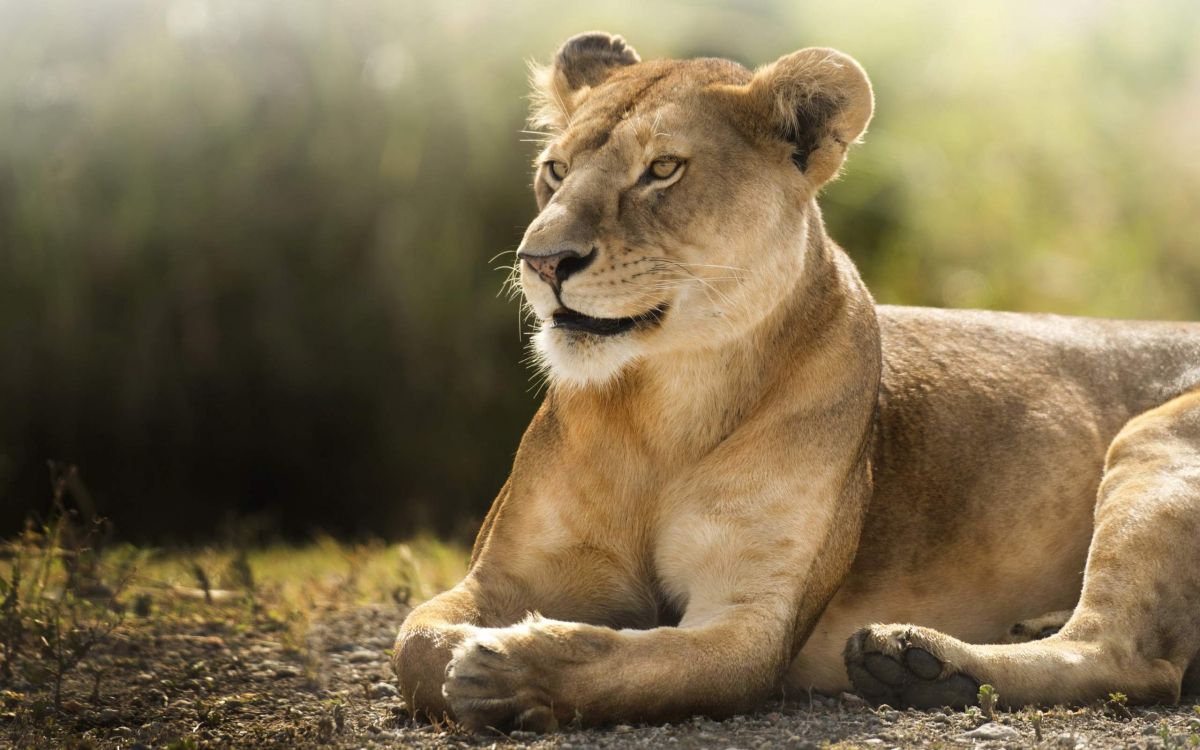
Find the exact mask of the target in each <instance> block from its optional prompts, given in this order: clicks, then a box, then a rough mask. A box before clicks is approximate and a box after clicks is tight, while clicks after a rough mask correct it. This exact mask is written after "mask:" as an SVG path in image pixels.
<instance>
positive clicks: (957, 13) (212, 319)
mask: <svg viewBox="0 0 1200 750" xmlns="http://www.w3.org/2000/svg"><path fill="white" fill-rule="evenodd" d="M589 28H604V29H608V30H612V31H617V32H620V33H623V34H624V35H625V36H626V37H627V38H628V39H629V41H630V42H631V43H632V44H633V45H634V46H635V47H637V48H638V49H639V51H640V52H641V53H642V55H643V56H644V57H661V56H685V55H720V56H725V57H731V58H733V59H736V60H739V61H741V62H744V63H746V64H748V65H755V64H760V63H764V62H768V61H770V60H772V59H774V58H776V57H778V56H779V55H781V54H784V53H786V52H789V51H791V50H793V49H797V48H799V47H803V46H808V45H829V46H836V47H839V48H841V49H844V50H846V51H848V52H850V53H851V54H853V55H855V56H856V57H857V58H858V59H859V60H861V61H862V62H863V64H864V65H865V66H866V67H867V69H868V71H869V72H870V73H871V74H872V78H873V81H874V83H875V87H876V94H877V102H878V104H877V116H876V119H875V121H874V123H873V125H872V127H871V130H870V133H869V134H868V137H867V140H866V145H864V146H861V147H859V148H858V149H857V151H856V152H855V153H854V154H853V156H852V158H851V161H850V164H849V167H848V169H847V173H846V176H845V177H844V178H843V179H842V180H841V181H840V182H838V183H837V184H835V185H834V186H832V187H831V188H829V189H828V190H827V191H826V195H825V199H824V206H825V211H826V219H827V222H828V223H829V226H830V230H831V232H832V234H833V236H834V237H835V238H837V239H838V240H839V241H840V242H841V243H842V244H843V245H844V246H845V247H846V248H847V249H848V250H849V251H850V253H851V254H852V255H853V256H854V257H855V259H856V260H857V261H858V262H859V264H860V266H861V267H862V268H863V271H864V273H865V275H866V277H867V279H868V281H869V283H870V285H871V287H872V289H873V290H874V291H875V293H876V295H877V296H878V297H879V299H880V300H881V301H886V302H903V303H912V304H932V305H948V306H981V307H992V308H1007V309H1019V310H1048V311H1058V312H1065V313H1079V314H1095V315H1107V316H1129V317H1166V318H1196V317H1200V239H1198V237H1200V210H1198V206H1200V148H1198V147H1197V145H1196V136H1197V122H1200V45H1197V44H1196V43H1195V40H1196V39H1200V4H1197V3H1195V2H1194V1H1193V0H1163V1H1162V2H1155V3H1126V2H1115V1H1114V2H1105V1H1103V0H1060V1H1059V2H1053V3H1045V2H1035V1H1034V0H1024V1H1022V2H1015V3H999V2H980V3H975V2H954V1H952V0H921V1H919V2H905V3H885V2H861V1H849V2H847V1H839V0H822V1H820V2H804V3H796V2H787V1H785V0H743V1H742V2H687V3H683V2H679V3H644V2H643V3H635V2H622V3H605V4H603V6H602V7H589V6H588V5H587V4H584V5H579V6H564V5H563V4H561V3H559V4H555V3H550V2H541V1H539V2H510V3H500V2H495V1H491V2H484V1H483V0H462V1H458V0H456V1H455V2H446V3H417V2H412V1H411V0H352V1H351V0H347V1H345V2H342V1H335V0H320V1H318V0H173V1H172V2H162V1H160V0H39V1H38V2H36V3H21V2H15V0H0V527H3V528H0V531H3V530H7V529H11V527H13V526H14V525H16V524H17V523H18V522H19V520H20V518H21V516H22V515H23V514H24V513H25V512H26V511H27V510H28V509H30V508H38V507H43V506H44V505H45V502H46V497H47V496H48V492H49V491H48V484H47V482H46V479H45V468H44V466H45V461H46V460H47V459H60V460H66V461H71V462H74V463H77V464H78V465H79V466H80V470H81V472H82V476H83V477H84V479H85V480H86V481H87V483H88V486H89V487H90V488H91V497H92V498H93V500H94V502H95V505H96V506H97V507H98V509H99V511H100V512H102V513H104V514H105V515H107V516H109V517H110V518H112V519H113V520H114V522H115V523H116V525H117V528H118V529H119V530H120V531H121V532H123V533H124V534H126V535H129V536H132V537H135V538H136V537H140V538H147V537H151V538H170V537H183V538H195V537H198V536H205V535H207V534H211V533H213V531H214V530H215V529H217V528H219V527H221V526H222V525H225V526H228V525H230V521H229V520H228V519H235V521H233V523H234V524H237V523H241V522H240V521H237V520H236V519H244V518H247V517H256V516H257V517H259V519H260V521H259V523H263V524H265V526H266V528H268V529H271V530H277V531H282V532H284V533H287V534H296V533H304V532H307V531H309V530H311V529H313V528H317V527H321V528H324V529H327V530H329V531H332V532H334V533H338V534H349V535H354V534H382V535H386V536H402V535H407V534H410V533H413V532H414V531H415V530H416V529H418V528H422V527H424V528H431V529H433V530H435V531H438V532H441V533H447V532H455V531H458V532H464V531H465V530H467V529H469V528H470V527H471V525H472V524H473V523H474V522H475V521H477V520H478V518H479V517H480V516H481V515H482V513H483V511H484V509H485V508H486V505H487V503H488V502H489V501H490V498H491V495H492V494H493V493H494V491H495V490H496V488H497V487H498V486H499V485H500V483H501V482H502V481H503V476H504V473H505V471H506V469H507V467H508V463H509V461H510V460H511V455H512V451H513V450H514V449H515V447H516V444H517V440H518V438H519V434H520V431H521V429H522V427H523V425H524V423H525V422H526V420H527V419H528V416H529V415H530V414H531V412H532V410H533V409H534V408H535V406H536V396H535V393H534V392H533V391H532V390H531V388H530V382H529V380H528V378H529V375H530V373H529V372H528V371H527V370H525V369H524V368H523V367H522V366H521V365H520V364H519V361H520V360H521V359H522V357H523V347H524V343H525V342H524V341H523V340H522V339H521V338H520V337H519V335H518V334H519V328H518V317H517V309H516V306H515V305H514V304H512V303H510V302H507V301H505V300H504V299H502V298H498V297H497V294H496V293H497V291H498V289H499V287H500V284H501V281H502V279H503V272H497V271H495V270H493V267H494V266H497V265H502V264H503V263H504V262H505V256H501V257H500V258H496V259H494V260H491V261H489V259H493V258H494V256H496V255H497V253H502V252H503V251H506V250H511V249H513V248H514V247H515V245H516V242H517V241H518V240H519V238H520V234H521V231H522V228H523V226H524V225H525V224H526V223H527V222H528V221H529V219H530V218H531V217H532V215H533V213H534V208H533V203H532V199H531V198H530V196H529V191H528V182H529V171H528V164H529V160H530V158H531V157H532V155H533V153H534V148H535V147H534V146H533V145H532V144H530V143H526V142H523V141H522V139H523V138H526V137H527V136H523V135H521V134H520V133H519V130H520V128H521V127H522V120H523V117H524V113H525V102H524V101H523V98H522V97H523V95H524V93H525V67H524V60H526V59H528V58H531V57H534V58H540V59H545V58H546V57H548V56H549V54H551V53H552V51H553V50H554V48H555V47H556V46H557V44H558V43H559V42H561V40H562V39H564V38H566V37H567V36H569V35H570V34H572V33H575V32H577V31H581V30H586V29H589Z"/></svg>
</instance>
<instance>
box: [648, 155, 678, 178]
mask: <svg viewBox="0 0 1200 750" xmlns="http://www.w3.org/2000/svg"><path fill="white" fill-rule="evenodd" d="M680 166H682V162H679V161H676V160H675V159H657V160H655V161H654V162H652V163H651V164H650V176H651V177H653V178H654V179H656V180H665V179H667V178H668V177H672V176H674V175H675V173H676V172H678V171H679V167H680Z"/></svg>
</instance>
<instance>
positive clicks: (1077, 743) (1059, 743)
mask: <svg viewBox="0 0 1200 750" xmlns="http://www.w3.org/2000/svg"><path fill="white" fill-rule="evenodd" d="M1051 746H1052V747H1057V748H1061V749H1062V750H1078V748H1082V747H1087V738H1085V737H1081V736H1080V735H1078V734H1074V733H1072V732H1063V733H1062V734H1060V735H1058V736H1057V737H1055V738H1054V742H1053V744H1052V745H1051Z"/></svg>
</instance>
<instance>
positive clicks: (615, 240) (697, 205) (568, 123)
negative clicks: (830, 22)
mask: <svg viewBox="0 0 1200 750" xmlns="http://www.w3.org/2000/svg"><path fill="white" fill-rule="evenodd" d="M534 81H535V92H534V98H535V103H534V104H535V106H534V112H533V116H532V118H531V119H532V122H533V123H534V125H535V126H537V127H539V128H541V129H543V130H545V131H546V132H547V133H548V135H549V140H548V142H547V145H546V147H545V149H544V150H543V151H542V152H541V154H540V155H539V156H538V158H537V163H536V175H535V177H534V189H535V192H536V194H537V202H538V207H539V209H540V213H539V214H538V216H537V218H536V219H535V220H534V221H533V223H532V224H530V225H529V228H528V230H527V231H526V232H525V237H524V240H523V241H522V243H521V247H520V249H519V250H518V258H519V259H520V260H519V261H518V263H519V264H520V274H521V276H520V280H521V286H522V289H523V291H524V294H525V297H526V300H527V301H528V303H529V305H530V306H531V308H532V310H533V312H534V313H535V314H536V315H537V317H538V319H539V321H540V325H541V329H540V331H539V332H538V334H537V335H536V337H535V339H534V345H535V346H536V348H537V351H538V353H539V354H540V355H541V357H542V358H543V359H544V361H545V364H546V365H547V366H548V367H549V369H550V373H551V376H552V378H554V379H555V380H556V381H559V382H564V383H571V384H577V385H586V384H596V383H603V382H605V381H608V380H611V379H612V378H614V377H615V376H616V375H617V374H619V373H620V372H621V371H622V370H623V369H624V368H625V367H626V366H628V365H629V364H631V363H633V362H635V361H637V360H639V359H642V358H645V357H652V356H660V355H663V354H669V353H670V352H675V351H679V350H683V349H695V348H703V347H712V346H718V345H720V344H722V342H725V341H727V340H728V339H729V338H731V337H738V336H742V335H745V334H746V332H747V331H749V330H750V329H751V328H753V327H754V326H755V325H756V324H757V323H759V322H760V321H762V320H763V319H764V318H765V317H766V316H767V315H768V314H769V312H770V311H771V310H773V309H774V308H775V307H776V305H777V304H778V301H779V300H781V299H783V298H785V297H786V295H787V294H788V292H789V291H790V290H791V289H792V288H793V287H794V286H795V284H796V282H797V280H798V279H799V277H800V274H801V272H802V270H803V267H804V259H805V246H806V242H805V237H806V234H807V231H806V226H807V224H806V222H807V221H808V218H809V205H810V202H811V199H812V198H813V196H814V195H815V193H816V191H817V190H818V189H819V188H820V187H821V185H823V184H824V183H825V182H827V181H828V180H830V179H831V178H832V177H833V176H834V175H835V174H836V173H837V171H838V170H839V169H840V167H841V165H842V162H843V160H844V159H845V154H846V149H847V147H848V145H849V144H850V143H852V142H854V141H855V140H856V139H857V138H858V137H859V136H860V135H862V133H863V131H864V130H865V129H866V127H867V122H868V121H869V120H870V118H871V112H872V94H871V86H870V83H869V82H868V80H867V77H866V74H865V73H864V72H863V70H862V68H861V67H860V66H859V65H858V64H857V63H856V62H855V61H854V60H852V59H851V58H849V57H847V56H846V55H844V54H842V53H840V52H837V51H834V50H830V49H815V48H813V49H805V50H801V51H799V52H795V53H793V54H791V55H787V56H785V57H783V58H781V59H779V60H778V61H776V62H774V63H772V64H770V65H767V66H765V67H763V68H760V69H759V70H757V71H755V72H751V71H749V70H747V69H745V68H743V67H742V66H740V65H738V64H736V63H732V62H729V61H726V60H716V59H699V60H655V61H648V62H642V61H641V60H640V59H639V57H638V55H637V53H636V52H634V50H633V49H632V48H631V47H629V46H628V45H626V44H625V42H624V41H623V40H622V39H621V38H620V37H617V36H611V35H609V34H604V33H588V34H581V35H579V36H576V37H573V38H572V39H570V40H568V41H567V42H566V44H564V45H563V46H562V48H561V49H560V50H559V51H558V54H557V55H556V56H555V58H554V61H553V63H552V64H551V65H549V66H547V67H545V68H538V69H535V71H534Z"/></svg>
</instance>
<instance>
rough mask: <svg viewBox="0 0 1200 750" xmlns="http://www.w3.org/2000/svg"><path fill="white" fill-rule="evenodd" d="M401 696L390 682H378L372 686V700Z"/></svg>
mask: <svg viewBox="0 0 1200 750" xmlns="http://www.w3.org/2000/svg"><path fill="white" fill-rule="evenodd" d="M399 696H400V691H399V690H397V689H396V686H395V685H393V684H392V683H390V682H377V683H375V684H374V685H372V686H371V697H372V698H376V699H379V698H397V697H399Z"/></svg>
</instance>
